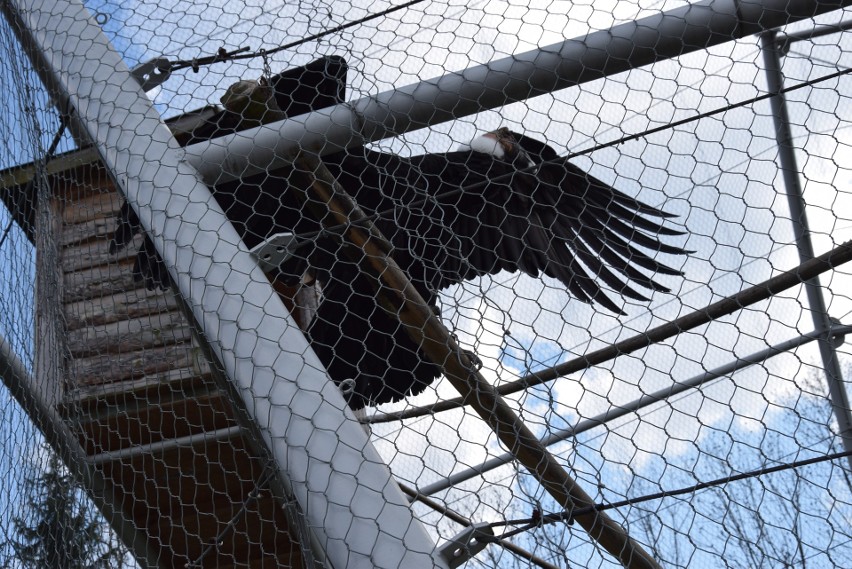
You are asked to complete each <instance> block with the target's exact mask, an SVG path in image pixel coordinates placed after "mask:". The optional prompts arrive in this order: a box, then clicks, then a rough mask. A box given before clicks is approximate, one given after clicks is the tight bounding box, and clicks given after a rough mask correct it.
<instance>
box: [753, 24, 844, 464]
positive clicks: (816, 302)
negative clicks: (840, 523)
mask: <svg viewBox="0 0 852 569" xmlns="http://www.w3.org/2000/svg"><path fill="white" fill-rule="evenodd" d="M760 42H761V46H762V48H763V61H764V64H765V65H766V83H767V89H768V91H769V92H770V93H778V95H777V96H775V97H772V98H771V99H769V102H770V104H771V108H772V118H773V119H774V121H775V136H776V138H777V140H778V160H779V162H780V168H781V174H782V176H783V178H784V188H785V190H786V193H787V203H788V205H789V207H790V221H791V222H792V223H793V234H794V235H795V237H796V247H797V248H798V251H799V260H800V262H802V263H804V262H805V261H809V260H811V259H813V257H814V249H813V243H812V242H811V236H810V227H809V226H808V217H807V212H806V211H805V209H806V204H805V200H804V197H803V196H802V185H801V183H800V180H799V169H798V166H797V165H796V153H795V150H794V148H793V135H792V132H791V129H790V116H789V114H788V113H787V102H786V99H785V98H784V95H783V94H781V93H780V91H781V89H783V88H784V76H783V75H782V73H781V52H780V49H779V46H778V42H777V41H776V34H775V32H774V31H770V32H767V33H764V34H762V35H761V36H760ZM804 284H805V292H806V293H807V296H808V305H809V306H810V313H811V318H812V319H813V323H814V330H815V331H816V332H818V333H821V334H822V335H821V337H820V338H819V340H818V341H817V342H818V345H819V352H820V356H821V357H822V365H823V369H824V370H825V377H826V382H827V383H828V393H829V396H830V398H831V404H832V407H833V408H834V416H835V418H836V419H837V426H838V430H839V433H838V434H839V435H840V438H841V440H842V441H843V448H844V450H846V451H852V410H850V408H849V396H848V394H847V392H846V386H845V385H844V382H843V372H842V371H841V369H840V362H839V361H838V358H837V351H836V349H835V347H834V343H833V342H832V338H831V336H830V335H829V331H830V330H831V326H832V323H831V318H830V317H829V315H828V311H827V309H826V306H825V299H824V298H823V296H822V287H821V285H820V281H819V277H814V278H812V279H809V280H807V281H805V283H804ZM849 465H850V467H852V456H850V457H849Z"/></svg>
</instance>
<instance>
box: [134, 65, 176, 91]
mask: <svg viewBox="0 0 852 569" xmlns="http://www.w3.org/2000/svg"><path fill="white" fill-rule="evenodd" d="M130 74H131V75H133V78H134V79H136V80H137V81H138V82H139V84H140V85H141V86H142V90H143V91H145V92H146V93H147V92H148V91H150V90H151V89H153V88H155V87H159V86H160V85H162V84H163V82H165V80H166V79H168V78H169V76H170V75H171V74H172V62H171V61H169V60H168V59H167V58H165V57H156V58H154V59H152V60H150V61H146V62H145V63H140V64H139V65H137V66H136V67H134V68H133V69H131V70H130Z"/></svg>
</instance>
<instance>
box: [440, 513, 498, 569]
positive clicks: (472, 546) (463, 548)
mask: <svg viewBox="0 0 852 569" xmlns="http://www.w3.org/2000/svg"><path fill="white" fill-rule="evenodd" d="M493 541H494V529H493V528H492V527H491V524H489V523H487V522H482V523H478V524H473V525H472V526H470V527H469V528H466V529H465V530H464V531H462V532H461V533H459V534H457V535H456V536H455V537H454V538H452V539H451V540H450V541H448V542H447V543H445V544H444V545H442V546H441V547H439V548H438V555H440V556H441V557H442V558H443V559H444V561H446V563H447V566H448V567H449V568H450V569H456V567H459V566H460V565H462V564H464V563H467V561H469V560H470V559H471V558H472V557H474V556H475V555H476V554H477V553H479V552H480V551H482V550H483V549H485V546H486V545H488V544H489V543H492V542H493Z"/></svg>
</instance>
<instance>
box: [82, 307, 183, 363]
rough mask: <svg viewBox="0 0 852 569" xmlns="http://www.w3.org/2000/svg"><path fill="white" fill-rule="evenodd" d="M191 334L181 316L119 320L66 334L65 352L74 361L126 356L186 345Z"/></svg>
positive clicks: (177, 313)
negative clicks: (113, 355) (163, 347)
mask: <svg viewBox="0 0 852 569" xmlns="http://www.w3.org/2000/svg"><path fill="white" fill-rule="evenodd" d="M191 336H192V331H191V329H190V326H189V324H188V323H187V321H186V319H185V318H184V317H183V314H182V313H180V312H166V313H163V314H157V315H154V316H152V317H150V318H135V319H133V320H119V321H117V322H112V323H110V324H98V325H95V326H87V327H85V328H79V329H77V330H74V331H72V332H68V336H67V345H68V350H69V351H70V353H71V355H72V356H74V357H85V356H94V355H98V354H116V353H127V352H133V351H139V350H146V349H150V348H153V347H158V346H167V345H170V344H179V343H185V342H189V341H190V338H191Z"/></svg>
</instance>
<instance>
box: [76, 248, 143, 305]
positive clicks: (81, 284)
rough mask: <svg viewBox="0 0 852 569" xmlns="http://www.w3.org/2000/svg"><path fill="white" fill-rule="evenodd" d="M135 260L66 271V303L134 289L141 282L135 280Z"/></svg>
mask: <svg viewBox="0 0 852 569" xmlns="http://www.w3.org/2000/svg"><path fill="white" fill-rule="evenodd" d="M132 269H133V260H132V259H124V260H121V261H119V262H116V263H109V264H107V265H98V266H97V267H90V268H88V269H84V270H81V271H75V272H73V273H65V275H64V281H65V296H64V297H63V299H64V301H65V303H71V302H78V301H81V300H87V299H92V298H100V297H103V296H109V295H113V294H118V293H121V292H124V291H127V290H134V289H136V288H138V287H139V283H137V282H135V281H134V280H133V270H132Z"/></svg>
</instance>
